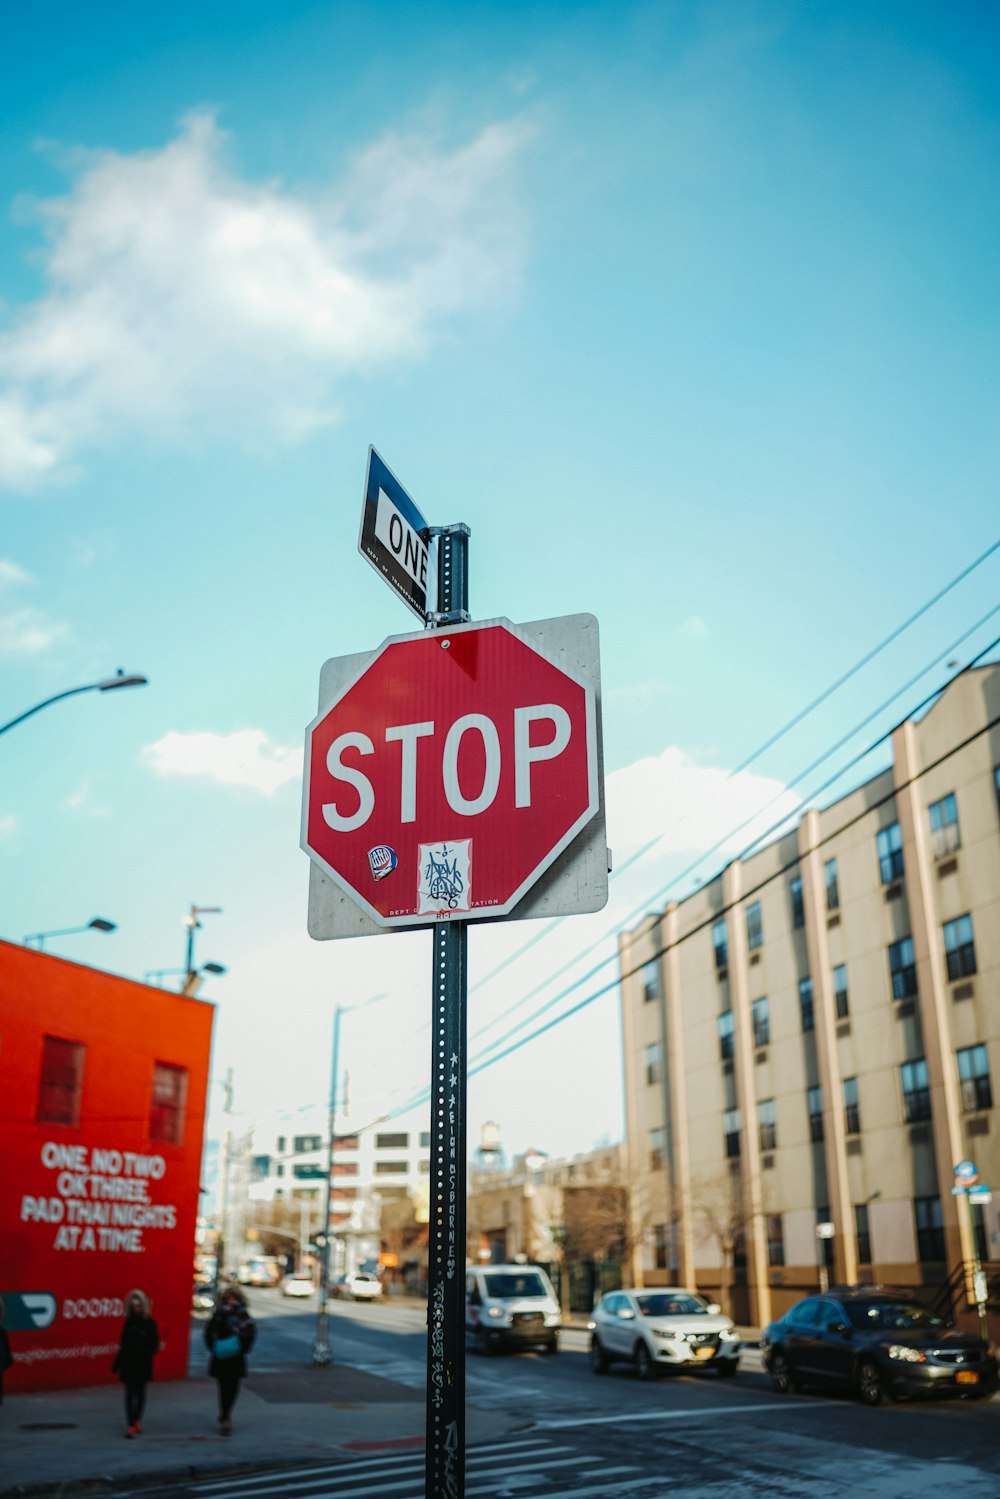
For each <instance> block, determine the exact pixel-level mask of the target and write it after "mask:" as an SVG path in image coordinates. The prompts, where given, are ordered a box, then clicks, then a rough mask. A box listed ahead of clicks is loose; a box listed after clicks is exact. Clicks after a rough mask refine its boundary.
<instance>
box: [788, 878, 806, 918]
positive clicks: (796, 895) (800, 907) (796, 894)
mask: <svg viewBox="0 0 1000 1499" xmlns="http://www.w3.org/2000/svg"><path fill="white" fill-rule="evenodd" d="M788 895H789V899H790V900H791V902H792V926H805V924H806V908H805V902H804V901H803V899H802V878H801V876H800V875H796V876H795V878H794V880H790V881H789V883H788Z"/></svg>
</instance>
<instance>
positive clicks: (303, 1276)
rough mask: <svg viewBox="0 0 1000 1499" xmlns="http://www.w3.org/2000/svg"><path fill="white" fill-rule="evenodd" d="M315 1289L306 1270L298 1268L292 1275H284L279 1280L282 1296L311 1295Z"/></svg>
mask: <svg viewBox="0 0 1000 1499" xmlns="http://www.w3.org/2000/svg"><path fill="white" fill-rule="evenodd" d="M315 1289H316V1287H315V1286H314V1285H313V1278H312V1276H311V1275H310V1273H309V1271H308V1270H298V1271H296V1273H295V1274H294V1275H286V1276H285V1278H284V1280H283V1281H282V1282H281V1294H282V1296H311V1295H312V1294H313V1292H314V1291H315Z"/></svg>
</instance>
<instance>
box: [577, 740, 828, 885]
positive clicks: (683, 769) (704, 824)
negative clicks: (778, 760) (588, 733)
mask: <svg viewBox="0 0 1000 1499" xmlns="http://www.w3.org/2000/svg"><path fill="white" fill-rule="evenodd" d="M606 793H607V817H608V842H609V844H610V846H611V847H612V849H614V851H615V855H616V859H617V860H618V862H620V859H621V857H622V856H624V855H627V854H628V853H629V852H630V851H631V850H633V849H636V848H639V847H640V846H641V845H642V844H644V843H647V842H648V841H649V840H650V839H651V838H654V837H656V836H657V835H659V843H658V845H657V851H658V853H660V854H667V853H698V852H699V851H705V850H708V849H711V848H714V847H715V846H716V845H719V854H720V857H731V856H732V855H734V854H737V853H739V852H740V850H741V849H744V848H746V846H747V845H748V844H749V843H750V842H752V840H753V839H754V838H755V837H759V836H760V835H761V834H763V833H764V832H766V831H767V829H769V828H770V827H771V826H772V825H773V824H775V823H777V822H778V821H779V820H781V819H784V818H787V817H790V816H792V815H793V814H794V813H795V812H796V810H797V809H798V807H799V806H800V803H799V799H798V797H796V796H795V795H794V793H793V792H791V791H788V790H787V789H786V788H785V786H784V785H783V784H782V782H781V781H776V780H772V779H770V778H768V777H766V776H756V775H752V774H750V773H749V772H748V771H741V772H740V774H739V775H735V776H730V775H729V773H728V772H727V771H725V770H718V769H715V768H712V767H709V766H703V765H697V764H696V763H695V762H694V761H693V760H692V759H690V757H689V756H687V755H685V754H684V752H683V750H680V749H677V748H676V747H674V746H671V747H669V748H667V749H665V750H664V751H663V752H662V754H659V755H656V756H649V757H647V758H646V759H643V760H636V761H635V762H634V764H632V765H626V766H624V767H623V768H622V769H621V770H616V771H614V772H612V774H611V775H610V776H608V778H607V783H606Z"/></svg>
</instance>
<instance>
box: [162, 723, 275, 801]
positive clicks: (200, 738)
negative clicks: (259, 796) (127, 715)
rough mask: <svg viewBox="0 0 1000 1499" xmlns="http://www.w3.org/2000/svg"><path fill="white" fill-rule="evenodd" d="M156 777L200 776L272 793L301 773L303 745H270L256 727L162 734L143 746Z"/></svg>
mask: <svg viewBox="0 0 1000 1499" xmlns="http://www.w3.org/2000/svg"><path fill="white" fill-rule="evenodd" d="M142 758H143V760H144V761H145V763H146V764H147V765H148V766H149V767H150V768H151V769H152V770H154V771H155V772H156V774H157V775H161V776H203V777H205V778H206V779H208V780H212V781H221V782H222V783H223V784H224V785H227V786H250V787H252V789H253V790H254V791H260V792H263V794H264V795H265V796H270V795H272V793H273V792H275V791H277V790H278V788H279V787H280V786H284V785H285V784H286V782H288V781H294V780H296V779H297V778H298V777H300V776H301V774H302V750H301V749H300V748H295V749H291V748H288V747H286V746H284V745H276V744H271V742H270V741H269V740H268V737H267V735H266V734H265V733H264V732H263V730H261V729H240V730H238V731H237V732H236V733H234V734H211V733H203V734H179V733H170V734H165V735H164V736H163V738H162V739H158V740H157V741H156V743H155V744H148V745H146V747H145V748H144V750H143V751H142Z"/></svg>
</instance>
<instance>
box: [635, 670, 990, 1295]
mask: <svg viewBox="0 0 1000 1499" xmlns="http://www.w3.org/2000/svg"><path fill="white" fill-rule="evenodd" d="M620 962H621V973H622V1030H623V1039H624V1057H625V1098H626V1129H627V1148H628V1153H629V1171H630V1177H631V1182H632V1188H633V1190H632V1194H631V1197H632V1209H631V1210H632V1214H633V1219H634V1223H633V1233H632V1235H631V1236H630V1240H631V1242H633V1243H636V1244H638V1246H639V1247H638V1249H637V1250H636V1252H635V1254H634V1259H633V1264H632V1266H631V1273H632V1276H633V1277H634V1279H635V1281H637V1282H638V1283H643V1282H644V1283H646V1284H657V1283H659V1284H664V1283H670V1282H679V1283H681V1284H686V1285H691V1286H697V1287H698V1288H699V1289H701V1290H702V1291H706V1292H708V1293H709V1294H711V1295H713V1296H716V1297H718V1299H722V1300H724V1301H726V1302H728V1303H729V1305H730V1306H731V1308H732V1311H733V1313H734V1315H735V1316H736V1317H737V1318H739V1319H741V1320H745V1321H747V1322H750V1323H756V1324H763V1323H766V1322H767V1321H768V1320H770V1318H771V1317H773V1316H776V1315H779V1314H780V1313H781V1312H782V1311H784V1310H785V1309H786V1308H787V1306H788V1305H790V1304H791V1302H792V1301H794V1300H795V1299H797V1298H798V1297H799V1296H801V1295H803V1294H805V1293H806V1292H808V1291H810V1290H815V1289H816V1287H817V1285H820V1286H822V1285H824V1284H826V1283H827V1282H828V1283H830V1284H835V1283H844V1282H876V1283H878V1282H883V1283H889V1282H892V1283H896V1284H909V1285H928V1286H930V1285H935V1284H939V1283H942V1282H944V1281H945V1280H946V1278H947V1277H948V1275H949V1273H950V1272H951V1271H952V1270H953V1269H955V1267H957V1266H960V1265H961V1264H962V1262H965V1265H966V1267H967V1268H966V1274H967V1280H968V1277H969V1276H971V1266H972V1264H973V1263H974V1257H976V1256H978V1258H979V1259H980V1260H981V1261H982V1262H984V1263H985V1262H987V1261H989V1260H1000V1248H998V1240H1000V1233H998V1222H1000V1220H998V1207H1000V1143H998V1131H1000V1118H998V1115H997V1110H996V1108H995V1104H994V1090H995V1089H996V1088H998V1087H1000V666H988V667H981V668H978V669H975V670H970V671H967V672H965V673H963V674H962V675H961V676H959V677H958V678H957V679H956V680H955V681H954V682H953V683H952V684H951V685H950V686H949V687H948V688H947V690H946V691H945V692H943V693H942V694H941V696H940V697H939V698H937V699H936V701H935V702H934V704H933V705H932V706H931V707H930V708H929V709H928V711H927V712H926V713H924V714H923V715H922V716H921V717H920V718H919V719H916V720H912V721H907V722H905V723H903V724H901V725H900V726H899V727H898V728H897V729H896V730H895V732H894V734H893V736H892V766H891V768H890V769H888V770H886V771H884V772H883V773H882V774H880V775H877V776H876V777H875V778H874V779H872V780H870V781H868V782H866V783H865V784H864V785H862V786H859V787H858V788H857V789H856V790H854V791H852V792H850V793H849V794H848V795H846V796H844V797H842V798H841V799H840V800H839V801H836V802H834V803H833V804H832V805H830V806H828V807H826V808H824V809H823V810H822V811H818V812H817V811H808V812H806V813H805V814H804V815H803V816H802V818H801V820H800V821H799V823H798V825H797V827H796V828H795V829H794V830H793V831H790V832H788V833H786V834H784V835H783V836H779V837H778V838H776V840H775V841H774V842H772V843H771V844H769V845H768V846H766V847H764V848H762V849H761V850H760V851H759V852H757V853H754V854H753V855H751V856H750V857H748V858H747V859H745V860H743V861H739V860H737V861H734V862H733V863H731V864H730V865H729V866H728V867H727V868H726V869H725V870H724V871H723V873H722V874H721V875H720V876H719V877H718V878H717V879H715V880H713V881H712V882H711V883H708V884H705V885H704V886H702V887H701V888H700V889H698V890H697V891H696V892H695V893H694V894H693V895H691V896H690V897H688V898H687V899H685V900H683V901H680V902H676V903H671V904H670V905H668V906H667V907H666V909H665V910H663V911H662V912H661V913H659V914H658V915H656V916H653V917H650V918H648V919H646V920H645V921H644V922H642V923H641V924H640V925H639V926H638V927H636V928H635V929H634V930H632V931H631V932H629V933H627V934H625V935H623V937H622V938H621V941H620ZM994 1079H997V1082H994ZM965 1160H972V1161H974V1162H975V1164H976V1166H977V1167H978V1172H979V1181H980V1183H986V1184H989V1183H992V1184H993V1186H994V1187H995V1188H996V1189H997V1196H996V1198H995V1199H994V1200H993V1201H992V1202H989V1203H984V1204H977V1205H975V1206H973V1205H972V1204H971V1203H970V1201H969V1200H968V1199H967V1198H966V1197H964V1196H961V1197H957V1196H954V1195H953V1194H952V1187H953V1185H954V1181H955V1177H954V1170H955V1166H956V1164H957V1163H958V1162H960V1161H965ZM959 1273H960V1272H959ZM970 1283H971V1282H970Z"/></svg>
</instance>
